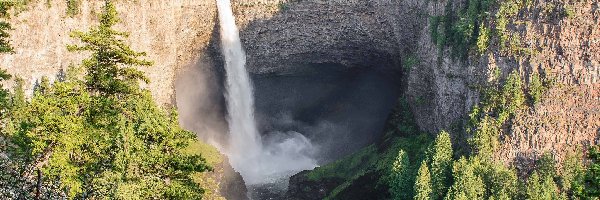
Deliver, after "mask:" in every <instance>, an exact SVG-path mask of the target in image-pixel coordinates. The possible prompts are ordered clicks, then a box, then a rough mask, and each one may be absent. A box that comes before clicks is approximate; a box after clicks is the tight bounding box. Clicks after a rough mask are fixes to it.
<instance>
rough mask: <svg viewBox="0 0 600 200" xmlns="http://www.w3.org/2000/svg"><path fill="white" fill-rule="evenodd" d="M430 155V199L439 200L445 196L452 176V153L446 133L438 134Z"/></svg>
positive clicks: (448, 136)
mask: <svg viewBox="0 0 600 200" xmlns="http://www.w3.org/2000/svg"><path fill="white" fill-rule="evenodd" d="M431 153H432V154H433V155H432V158H431V183H432V190H433V193H432V198H433V199H439V198H442V197H444V195H445V194H446V191H447V190H448V185H449V182H450V177H451V175H452V174H451V173H452V172H451V170H452V155H453V151H452V142H451V140H450V134H448V132H446V131H442V132H440V134H438V136H437V137H436V139H435V142H434V144H433V150H432V152H431Z"/></svg>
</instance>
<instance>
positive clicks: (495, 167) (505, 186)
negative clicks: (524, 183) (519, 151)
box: [478, 163, 519, 200]
mask: <svg viewBox="0 0 600 200" xmlns="http://www.w3.org/2000/svg"><path fill="white" fill-rule="evenodd" d="M480 164H481V167H480V169H479V170H478V171H479V173H480V174H481V176H482V177H483V181H484V184H485V187H486V191H487V192H486V198H488V199H495V200H506V199H514V198H515V196H517V193H518V190H519V181H518V178H517V173H516V171H515V170H513V169H508V168H506V167H505V166H504V165H503V164H502V163H480Z"/></svg>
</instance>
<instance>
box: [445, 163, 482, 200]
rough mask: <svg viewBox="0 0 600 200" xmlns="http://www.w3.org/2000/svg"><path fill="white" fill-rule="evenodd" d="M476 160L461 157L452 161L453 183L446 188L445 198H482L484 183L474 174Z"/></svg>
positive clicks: (467, 199)
mask: <svg viewBox="0 0 600 200" xmlns="http://www.w3.org/2000/svg"><path fill="white" fill-rule="evenodd" d="M476 165H477V162H473V161H471V160H467V159H466V158H464V157H462V158H461V159H459V160H458V161H456V162H454V166H453V168H452V175H453V177H454V183H453V184H452V186H451V187H450V189H449V190H448V193H447V194H446V197H445V198H444V199H446V200H454V199H457V200H473V199H484V195H485V183H484V182H483V180H482V178H481V177H480V176H478V175H477V174H476V169H477V166H476Z"/></svg>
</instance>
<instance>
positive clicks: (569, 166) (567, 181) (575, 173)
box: [560, 153, 585, 198]
mask: <svg viewBox="0 0 600 200" xmlns="http://www.w3.org/2000/svg"><path fill="white" fill-rule="evenodd" d="M582 157H583V156H582V155H581V153H576V154H571V155H568V156H567V158H566V159H565V161H564V162H563V167H562V171H561V174H560V187H561V188H562V191H563V194H565V195H566V196H568V197H570V198H575V197H576V196H575V195H576V191H578V187H580V186H581V184H582V183H583V178H584V175H585V168H584V165H583V161H582V159H581V158H582Z"/></svg>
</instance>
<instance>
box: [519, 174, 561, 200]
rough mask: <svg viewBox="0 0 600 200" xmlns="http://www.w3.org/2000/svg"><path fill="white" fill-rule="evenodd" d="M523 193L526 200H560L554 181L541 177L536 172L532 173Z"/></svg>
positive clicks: (548, 177) (547, 177)
mask: <svg viewBox="0 0 600 200" xmlns="http://www.w3.org/2000/svg"><path fill="white" fill-rule="evenodd" d="M525 192H526V196H527V197H526V198H527V199H530V200H557V199H561V196H560V195H559V193H558V187H557V186H556V183H554V179H553V178H552V177H551V176H545V177H542V176H540V175H539V174H538V173H537V172H535V173H533V174H532V175H531V176H530V177H529V180H527V188H526V190H525Z"/></svg>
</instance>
